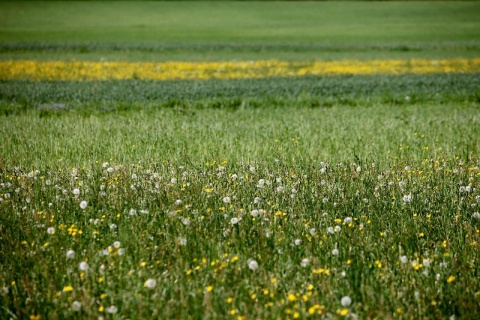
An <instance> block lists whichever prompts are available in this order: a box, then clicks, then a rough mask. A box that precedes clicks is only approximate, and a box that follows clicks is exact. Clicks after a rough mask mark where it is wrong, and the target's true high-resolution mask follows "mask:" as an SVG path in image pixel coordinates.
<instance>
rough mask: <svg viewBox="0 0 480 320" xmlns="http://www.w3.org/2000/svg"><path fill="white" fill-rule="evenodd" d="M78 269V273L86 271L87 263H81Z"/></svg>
mask: <svg viewBox="0 0 480 320" xmlns="http://www.w3.org/2000/svg"><path fill="white" fill-rule="evenodd" d="M78 268H79V269H80V271H88V263H86V262H85V261H82V262H80V264H79V265H78Z"/></svg>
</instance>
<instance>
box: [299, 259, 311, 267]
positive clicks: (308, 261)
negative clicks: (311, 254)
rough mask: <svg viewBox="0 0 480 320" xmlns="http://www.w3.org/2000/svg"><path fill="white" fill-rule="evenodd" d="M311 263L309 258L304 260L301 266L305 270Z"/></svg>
mask: <svg viewBox="0 0 480 320" xmlns="http://www.w3.org/2000/svg"><path fill="white" fill-rule="evenodd" d="M309 263H310V260H309V259H308V258H303V259H302V262H300V265H301V266H302V267H304V268H305V267H306V266H308V264H309Z"/></svg>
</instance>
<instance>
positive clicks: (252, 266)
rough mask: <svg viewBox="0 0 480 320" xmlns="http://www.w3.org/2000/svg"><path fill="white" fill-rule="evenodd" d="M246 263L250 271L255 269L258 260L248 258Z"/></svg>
mask: <svg viewBox="0 0 480 320" xmlns="http://www.w3.org/2000/svg"><path fill="white" fill-rule="evenodd" d="M247 265H248V268H249V269H250V270H252V271H255V270H257V269H258V262H257V261H256V260H254V259H248V260H247Z"/></svg>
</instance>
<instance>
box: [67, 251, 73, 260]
mask: <svg viewBox="0 0 480 320" xmlns="http://www.w3.org/2000/svg"><path fill="white" fill-rule="evenodd" d="M66 256H67V259H73V258H75V251H73V250H71V249H70V250H67V254H66Z"/></svg>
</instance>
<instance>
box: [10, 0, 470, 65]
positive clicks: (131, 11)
mask: <svg viewBox="0 0 480 320" xmlns="http://www.w3.org/2000/svg"><path fill="white" fill-rule="evenodd" d="M479 16H480V3H479V2H459V1H453V2H303V1H295V2H143V1H133V2H115V3H112V2H101V1H100V2H99V1H88V2H48V1H47V2H45V1H33V2H29V1H22V2H0V59H42V60H45V59H80V60H98V59H101V58H103V59H113V60H143V61H145V60H153V61H161V60H232V59H242V60H245V59H271V58H278V59H287V60H312V59H380V58H381V59H385V58H406V59H409V58H412V57H423V58H428V57H432V58H442V57H443V58H445V57H474V56H478V54H479V52H480V33H479V32H478V30H480V19H478V17H479Z"/></svg>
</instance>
